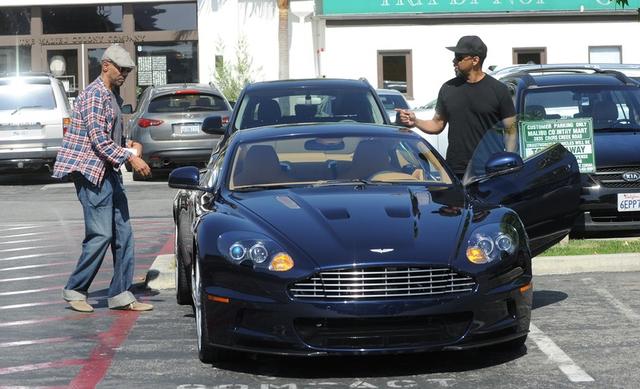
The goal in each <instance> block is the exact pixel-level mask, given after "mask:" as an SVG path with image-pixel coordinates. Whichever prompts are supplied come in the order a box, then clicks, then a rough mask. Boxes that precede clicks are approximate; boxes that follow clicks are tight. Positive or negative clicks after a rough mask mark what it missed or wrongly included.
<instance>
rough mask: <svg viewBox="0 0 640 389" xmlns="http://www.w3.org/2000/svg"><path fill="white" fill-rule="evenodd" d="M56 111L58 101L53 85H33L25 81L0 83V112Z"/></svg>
mask: <svg viewBox="0 0 640 389" xmlns="http://www.w3.org/2000/svg"><path fill="white" fill-rule="evenodd" d="M34 108H37V109H48V110H50V109H54V108H56V100H55V97H54V96H53V89H52V88H51V84H50V83H49V82H48V81H47V83H41V82H39V83H31V82H29V81H25V80H17V79H16V80H12V81H11V82H0V111H7V110H11V111H13V112H17V111H22V110H28V109H34Z"/></svg>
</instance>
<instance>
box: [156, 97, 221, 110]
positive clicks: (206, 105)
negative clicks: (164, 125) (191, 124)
mask: <svg viewBox="0 0 640 389" xmlns="http://www.w3.org/2000/svg"><path fill="white" fill-rule="evenodd" d="M228 109H229V108H228V106H227V103H225V101H224V99H223V98H222V97H220V96H215V95H210V94H206V93H191V94H171V95H162V96H158V97H156V98H155V99H153V100H151V102H150V103H149V108H148V109H147V111H148V112H149V113H164V112H192V111H227V110H228Z"/></svg>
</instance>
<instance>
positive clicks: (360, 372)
mask: <svg viewBox="0 0 640 389" xmlns="http://www.w3.org/2000/svg"><path fill="white" fill-rule="evenodd" d="M526 353H527V349H526V347H525V346H522V347H521V348H520V349H518V350H514V351H511V352H504V351H493V350H490V349H481V350H470V351H443V352H431V353H417V354H399V355H385V356H362V355H361V356H349V357H343V356H340V357H336V356H322V357H284V356H272V355H255V354H245V353H235V352H234V353H233V354H229V358H230V359H229V361H228V362H224V363H220V364H216V365H215V367H216V368H219V369H225V370H230V371H235V372H241V373H246V374H258V375H265V376H271V377H279V378H309V379H317V378H358V377H393V376H413V375H421V374H434V373H452V372H459V371H469V370H478V369H482V368H487V367H491V366H496V365H501V364H504V363H507V362H511V361H513V360H515V359H517V358H520V357H522V356H524V355H525V354H526Z"/></svg>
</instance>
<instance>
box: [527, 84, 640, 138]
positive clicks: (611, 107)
mask: <svg viewBox="0 0 640 389" xmlns="http://www.w3.org/2000/svg"><path fill="white" fill-rule="evenodd" d="M523 108H524V112H523V114H524V118H525V119H526V120H549V119H570V118H585V117H588V118H592V120H593V128H594V130H596V131H597V130H600V129H609V128H618V129H638V128H640V88H637V87H612V86H572V87H559V88H540V89H532V90H529V91H528V93H527V94H526V95H525V98H524V104H523Z"/></svg>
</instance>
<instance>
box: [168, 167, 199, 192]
mask: <svg viewBox="0 0 640 389" xmlns="http://www.w3.org/2000/svg"><path fill="white" fill-rule="evenodd" d="M199 185H200V171H199V170H198V168H197V167H195V166H185V167H180V168H177V169H173V171H172V172H171V173H170V174H169V187H171V188H176V189H200V188H199Z"/></svg>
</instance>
